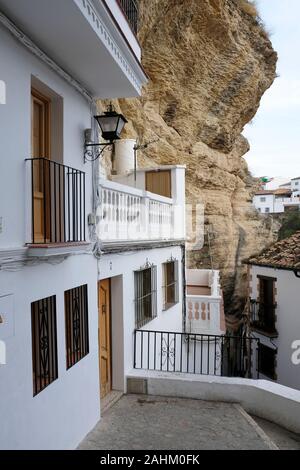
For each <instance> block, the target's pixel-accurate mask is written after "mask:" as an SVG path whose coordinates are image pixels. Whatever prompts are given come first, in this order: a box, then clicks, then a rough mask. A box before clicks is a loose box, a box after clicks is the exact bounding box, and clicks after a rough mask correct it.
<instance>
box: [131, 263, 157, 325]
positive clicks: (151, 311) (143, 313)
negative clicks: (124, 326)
mask: <svg viewBox="0 0 300 470" xmlns="http://www.w3.org/2000/svg"><path fill="white" fill-rule="evenodd" d="M134 281H135V327H136V328H140V327H141V326H143V325H145V324H146V323H148V322H149V321H151V320H153V318H155V317H156V316H157V287H156V284H157V283H156V266H150V267H147V268H145V269H141V270H140V271H135V273H134Z"/></svg>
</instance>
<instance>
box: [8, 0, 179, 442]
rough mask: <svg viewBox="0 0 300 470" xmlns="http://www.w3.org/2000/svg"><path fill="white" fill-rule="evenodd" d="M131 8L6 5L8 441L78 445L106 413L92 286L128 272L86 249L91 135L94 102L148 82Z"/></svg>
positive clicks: (13, 0) (78, 3)
mask: <svg viewBox="0 0 300 470" xmlns="http://www.w3.org/2000/svg"><path fill="white" fill-rule="evenodd" d="M125 3H126V2H117V1H115V0H109V1H107V2H99V1H97V0H69V1H67V2H62V1H60V0H51V2H50V1H48V0H38V1H37V0H27V1H26V2H24V1H23V0H0V52H1V54H0V55H1V64H2V67H1V72H0V73H1V77H0V78H1V81H2V82H1V83H4V84H5V94H6V96H5V98H6V99H5V104H1V105H0V149H1V159H0V167H1V170H0V178H1V197H0V314H1V323H0V341H1V345H2V350H3V349H4V347H3V342H4V343H5V353H6V357H5V362H6V364H5V365H3V364H1V365H0V396H1V402H0V417H1V429H0V448H4V449H20V448H25V449H32V448H34V449H42V448H48V449H52V448H56V449H66V448H74V447H75V446H76V445H77V444H78V443H79V442H80V440H81V439H82V438H83V437H84V436H85V435H86V433H87V432H88V431H89V430H90V429H91V428H92V427H93V426H94V425H95V424H96V422H97V421H98V419H99V416H100V393H99V390H100V387H101V386H102V385H99V347H98V303H99V301H98V291H99V289H100V287H98V283H97V281H98V278H101V276H102V277H108V273H109V274H110V275H113V274H116V275H118V274H120V272H121V269H122V268H121V266H119V267H118V264H119V265H120V264H121V263H120V261H119V260H117V258H116V255H112V257H111V258H110V259H108V258H107V261H105V257H103V267H101V266H100V268H99V263H98V262H97V259H96V258H95V257H94V256H93V254H92V248H93V246H94V245H95V242H96V239H95V237H94V233H95V232H96V227H94V226H93V223H94V222H95V220H96V192H97V188H96V186H95V185H97V184H98V183H97V178H98V177H97V167H98V165H97V164H96V163H94V164H91V163H86V164H85V163H84V131H85V129H88V128H91V127H94V130H96V127H95V126H96V121H95V120H94V118H93V115H94V114H96V101H95V100H96V99H98V98H114V97H128V96H138V95H139V94H140V92H141V87H142V85H143V84H145V83H146V75H145V72H144V71H143V69H142V66H141V63H140V57H141V51H140V46H139V44H138V41H137V39H136V37H135V34H134V32H133V30H132V29H131V27H130V24H129V22H128V21H127V19H126V10H125V11H123V10H122V9H121V5H124V8H126V5H125ZM130 19H131V20H132V21H133V22H132V25H133V26H134V25H135V23H134V21H135V19H134V18H133V17H132V16H131V17H130ZM136 19H137V18H136ZM2 88H3V87H2ZM32 157H34V158H32ZM169 204H171V201H169ZM89 214H91V215H89ZM93 214H94V215H93ZM163 250H165V252H164V259H165V260H168V259H169V258H170V256H171V254H172V255H173V256H174V257H177V258H178V259H180V257H181V247H180V246H177V245H176V246H175V247H172V248H171V247H170V248H169V249H168V248H167V249H165V248H162V251H163ZM147 253H148V255H147V256H148V258H149V261H150V262H151V263H152V262H157V254H156V255H155V256H153V255H152V253H154V251H153V250H150V251H149V252H147ZM147 256H146V255H145V253H144V254H143V255H142V254H140V259H138V256H137V260H136V265H134V266H133V268H134V269H135V268H136V266H138V267H140V266H141V265H142V264H143V263H144V262H145V261H144V260H146V258H147ZM120 259H122V260H124V261H125V259H126V256H121V257H120ZM115 260H116V261H115ZM105 269H106V272H105ZM158 271H159V273H160V275H161V266H160V264H159V267H158ZM101 273H102V274H101ZM132 276H133V273H132ZM116 282H118V281H116ZM120 282H122V280H121V279H119V283H120ZM126 282H127V281H125V280H124V279H123V285H124V288H125V289H127V288H128V286H127V284H126ZM115 285H116V284H112V292H114V290H113V289H114V286H115ZM117 292H118V295H119V296H122V290H121V289H118V290H117ZM179 295H181V294H179ZM119 298H121V297H119ZM180 300H181V297H180ZM113 301H116V298H114V300H113ZM159 301H160V302H162V300H161V298H159ZM120 305H121V304H118V306H120ZM176 308H177V307H176ZM124 310H125V307H124ZM125 313H126V312H125V311H124V315H125ZM122 321H123V320H122ZM124 322H125V318H124ZM124 324H125V325H126V322H125V323H124ZM2 356H3V354H2ZM2 359H3V358H2ZM2 362H4V361H3V360H2ZM83 398H84V399H83Z"/></svg>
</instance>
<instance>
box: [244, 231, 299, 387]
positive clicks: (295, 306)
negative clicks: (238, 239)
mask: <svg viewBox="0 0 300 470" xmlns="http://www.w3.org/2000/svg"><path fill="white" fill-rule="evenodd" d="M299 246H300V232H297V233H296V234H295V235H293V236H291V237H290V238H287V239H285V240H282V241H279V242H277V243H275V244H274V245H272V246H271V247H270V248H268V249H267V250H265V251H263V252H262V253H261V254H260V255H258V256H256V257H253V258H251V259H250V260H249V261H248V262H247V263H248V265H249V266H248V275H249V296H250V298H251V301H250V321H251V329H252V332H253V334H254V335H255V336H256V337H258V338H259V339H260V358H259V372H260V377H261V378H266V379H269V380H273V381H275V382H278V383H280V384H282V385H286V386H288V387H292V388H296V389H300V371H299V366H300V364H299V361H297V360H296V353H297V351H296V349H297V348H299V346H300V316H299V287H300V252H299ZM294 356H295V358H294V359H293V357H294ZM298 357H299V354H298Z"/></svg>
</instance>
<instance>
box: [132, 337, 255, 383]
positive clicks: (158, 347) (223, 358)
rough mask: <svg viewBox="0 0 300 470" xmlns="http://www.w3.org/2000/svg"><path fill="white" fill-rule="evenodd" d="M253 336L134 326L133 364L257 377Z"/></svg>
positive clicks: (184, 371) (182, 370) (167, 369)
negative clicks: (146, 328) (136, 327)
mask: <svg viewBox="0 0 300 470" xmlns="http://www.w3.org/2000/svg"><path fill="white" fill-rule="evenodd" d="M259 344H260V341H259V339H257V338H252V337H241V336H221V335H219V336H218V335H204V334H194V333H179V332H178V333H177V332H168V331H150V330H135V332H134V368H135V369H146V370H155V371H160V372H182V373H190V374H201V375H217V376H225V377H246V378H259V370H258V364H259Z"/></svg>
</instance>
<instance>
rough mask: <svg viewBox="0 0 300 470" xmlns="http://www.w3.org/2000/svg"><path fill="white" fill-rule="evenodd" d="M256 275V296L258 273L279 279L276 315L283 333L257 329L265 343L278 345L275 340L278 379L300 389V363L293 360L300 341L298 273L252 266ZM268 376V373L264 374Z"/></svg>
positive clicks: (253, 285)
mask: <svg viewBox="0 0 300 470" xmlns="http://www.w3.org/2000/svg"><path fill="white" fill-rule="evenodd" d="M251 274H252V282H251V286H252V294H251V297H252V298H253V299H256V298H257V296H258V292H257V285H258V280H257V275H259V274H260V275H263V276H269V277H274V278H277V282H276V289H277V295H276V302H277V308H276V311H275V314H276V316H277V322H276V329H277V331H278V333H279V336H278V338H276V339H273V340H272V342H271V341H270V339H269V338H267V337H265V336H263V335H260V334H258V333H257V332H254V334H255V336H257V337H259V338H260V340H261V342H262V343H263V344H265V345H266V346H270V347H274V346H273V345H272V343H273V344H274V345H275V346H276V347H278V354H277V368H276V371H277V376H278V379H277V382H278V383H280V384H282V385H286V386H288V387H292V388H296V389H300V365H295V364H293V362H292V354H293V352H294V350H293V349H292V343H293V342H294V341H296V340H300V313H299V303H300V294H299V292H300V279H299V278H297V277H296V276H295V274H294V273H293V272H292V271H286V270H283V269H273V268H265V267H260V266H252V267H251ZM262 378H264V376H262Z"/></svg>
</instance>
